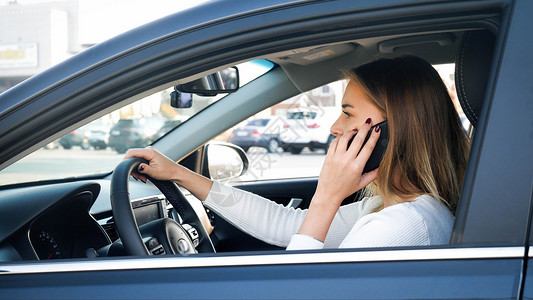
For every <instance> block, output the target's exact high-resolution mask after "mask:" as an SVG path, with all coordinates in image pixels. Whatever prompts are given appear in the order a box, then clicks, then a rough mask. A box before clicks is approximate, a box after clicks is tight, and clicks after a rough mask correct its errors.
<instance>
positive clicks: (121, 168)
mask: <svg viewBox="0 0 533 300" xmlns="http://www.w3.org/2000/svg"><path fill="white" fill-rule="evenodd" d="M141 163H148V161H146V160H144V159H142V158H129V159H126V160H123V161H122V162H121V163H120V164H118V166H117V167H116V168H115V171H114V172H113V175H112V177H111V207H112V210H113V216H114V218H115V224H116V227H117V231H118V235H119V236H120V239H121V241H122V244H123V245H124V248H125V249H126V251H127V252H128V254H129V255H137V256H143V255H150V254H162V253H163V252H162V251H161V248H163V249H164V250H165V253H168V252H170V253H180V254H185V255H186V254H190V253H196V250H198V252H215V248H214V247H213V243H212V242H211V239H210V238H209V234H208V233H207V231H206V230H205V228H204V226H203V225H202V222H201V221H200V219H199V218H198V215H197V214H196V212H195V211H194V209H193V207H192V206H191V204H190V203H189V201H188V200H187V199H186V198H185V196H184V195H183V193H182V192H181V191H180V189H179V188H178V187H177V186H176V184H175V183H174V182H172V181H161V180H156V179H153V178H150V177H149V176H146V175H145V174H143V175H145V176H146V177H147V179H148V180H150V181H151V182H152V183H153V184H154V185H155V186H156V187H157V188H158V189H159V190H160V191H161V192H162V193H163V195H165V197H166V199H167V200H168V201H169V202H170V203H171V204H172V206H173V207H174V209H175V210H176V211H177V213H178V214H179V215H180V216H181V218H182V220H183V224H184V225H183V226H182V225H180V224H178V223H177V222H175V221H174V220H172V219H170V218H162V219H159V220H155V221H152V222H149V223H147V224H145V225H143V226H141V231H142V232H143V233H144V237H143V236H142V235H141V231H139V227H138V226H137V221H136V220H135V217H134V215H133V209H132V207H131V201H130V195H129V192H128V182H129V177H130V175H131V173H132V172H134V171H136V170H137V168H138V167H139V165H140V164H141Z"/></svg>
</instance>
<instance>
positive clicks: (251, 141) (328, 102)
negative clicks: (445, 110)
mask: <svg viewBox="0 0 533 300" xmlns="http://www.w3.org/2000/svg"><path fill="white" fill-rule="evenodd" d="M454 66H455V65H454V64H446V65H435V66H434V67H435V69H436V70H437V71H438V72H439V74H440V75H441V78H442V79H443V81H444V83H445V84H446V85H447V87H448V89H449V91H450V95H451V97H452V100H453V101H454V103H455V104H456V105H455V107H456V109H457V111H458V113H459V116H460V117H461V121H463V127H464V128H465V130H466V131H468V129H469V127H470V123H469V122H468V119H467V118H466V116H465V115H464V113H463V112H462V109H461V106H460V104H459V103H458V101H457V96H456V92H455V83H454ZM346 85H347V83H346V81H344V80H339V81H336V82H332V83H329V84H326V85H323V86H321V87H318V88H316V89H313V90H311V91H307V92H304V93H301V94H299V95H297V96H295V97H292V98H290V99H287V100H285V101H283V102H281V103H278V104H276V105H274V106H271V107H269V108H268V109H266V110H264V111H261V112H259V113H257V114H256V115H254V116H252V117H250V118H249V119H248V120H245V121H244V122H241V123H240V124H238V125H236V126H235V127H234V128H232V129H231V130H229V131H227V132H225V133H223V134H222V135H220V136H218V137H217V139H218V140H223V141H228V142H230V143H233V144H236V145H238V146H240V147H241V148H242V149H243V150H245V151H246V153H247V156H248V159H249V162H250V165H249V168H248V171H247V173H246V174H245V175H243V176H241V177H239V178H237V179H234V181H235V183H238V182H239V181H243V182H244V181H256V180H269V179H282V178H283V179H286V178H302V177H316V176H318V175H319V174H320V170H321V168H322V164H323V162H324V158H325V154H326V151H327V149H328V147H329V143H331V141H332V139H333V138H334V136H333V135H331V133H330V127H331V125H332V124H333V123H334V122H335V120H336V119H337V118H338V117H339V115H340V114H341V109H340V107H341V102H342V96H343V93H344V89H345V88H346Z"/></svg>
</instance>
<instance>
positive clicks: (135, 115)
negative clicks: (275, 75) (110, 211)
mask: <svg viewBox="0 0 533 300" xmlns="http://www.w3.org/2000/svg"><path fill="white" fill-rule="evenodd" d="M273 66H274V64H272V63H271V62H269V61H266V60H255V61H251V62H246V63H243V64H240V65H237V68H238V69H239V75H240V86H243V85H245V84H247V83H248V82H250V81H252V80H254V79H256V78H257V77H259V76H261V75H263V74H264V73H266V72H268V71H269V70H270V69H272V67H273ZM173 90H174V88H173V87H171V88H168V89H166V90H163V91H160V92H157V93H154V94H152V95H149V96H147V97H144V98H142V99H141V100H138V101H136V102H134V103H131V104H129V105H126V106H124V107H122V108H120V109H118V110H116V111H113V112H111V113H110V114H107V115H105V116H103V117H101V118H98V119H96V120H94V121H92V122H91V123H88V124H86V125H84V126H81V127H79V128H77V129H75V130H73V131H71V132H69V133H68V134H65V135H64V136H62V137H60V138H59V139H57V140H55V141H53V142H51V143H49V144H48V145H46V146H44V147H43V148H42V149H39V150H38V151H35V152H34V153H32V154H30V155H28V156H26V157H25V158H23V159H21V160H19V161H18V162H16V163H14V164H12V165H11V166H9V167H7V168H5V169H4V170H2V171H0V185H7V184H15V183H23V182H32V181H39V180H51V179H61V178H67V177H82V176H90V175H95V174H101V173H109V172H111V171H112V170H113V169H114V168H115V167H116V165H117V164H118V163H119V162H120V161H121V160H122V158H123V156H124V153H125V152H126V151H127V150H128V149H129V148H143V147H146V146H148V145H150V144H152V143H153V142H154V141H156V140H157V139H159V138H161V137H162V136H164V135H165V134H166V133H168V132H169V131H171V130H172V129H174V128H176V127H178V126H179V125H180V124H182V123H183V122H186V121H187V120H188V119H189V118H191V117H193V116H194V115H195V114H197V113H198V112H200V111H201V110H203V109H204V108H206V107H208V106H209V105H211V104H213V103H215V102H216V101H218V100H220V99H222V98H223V97H224V96H225V94H219V95H217V96H215V97H203V96H198V95H193V101H192V106H191V107H190V108H179V109H178V108H174V107H172V106H170V93H171V92H172V91H173Z"/></svg>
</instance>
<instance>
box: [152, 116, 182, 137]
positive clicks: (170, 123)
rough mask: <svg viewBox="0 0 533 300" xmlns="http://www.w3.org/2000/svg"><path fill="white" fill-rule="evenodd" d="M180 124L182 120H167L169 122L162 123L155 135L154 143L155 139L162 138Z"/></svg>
mask: <svg viewBox="0 0 533 300" xmlns="http://www.w3.org/2000/svg"><path fill="white" fill-rule="evenodd" d="M181 123H183V120H182V119H169V120H166V121H165V122H164V123H163V126H162V127H161V128H160V129H159V130H158V131H157V133H156V134H155V136H154V141H155V140H156V139H158V138H160V137H162V136H164V135H165V134H167V132H169V131H171V130H172V129H174V128H176V127H178V126H179V125H180V124H181Z"/></svg>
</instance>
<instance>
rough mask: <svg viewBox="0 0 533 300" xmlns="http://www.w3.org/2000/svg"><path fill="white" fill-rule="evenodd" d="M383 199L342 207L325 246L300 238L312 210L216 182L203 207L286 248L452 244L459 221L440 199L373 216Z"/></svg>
mask: <svg viewBox="0 0 533 300" xmlns="http://www.w3.org/2000/svg"><path fill="white" fill-rule="evenodd" d="M381 203H382V202H381V199H380V198H379V197H370V198H364V199H363V200H361V201H359V202H355V203H352V204H348V205H344V206H341V207H340V209H339V210H338V211H337V214H336V215H335V218H334V219H333V222H332V223H331V226H330V228H329V231H328V234H327V236H326V239H325V241H324V242H321V241H319V240H316V239H314V238H312V237H310V236H307V235H303V234H297V231H298V229H299V228H300V225H301V224H302V222H303V219H304V217H305V215H306V213H307V210H301V209H294V208H288V207H285V206H283V205H280V204H276V203H275V202H273V201H270V200H268V199H265V198H263V197H261V196H258V195H255V194H252V193H249V192H246V191H243V190H240V189H236V188H233V187H230V186H227V185H223V184H220V183H218V182H214V183H213V186H212V187H211V190H210V192H209V195H208V196H207V198H206V200H205V201H204V204H205V205H206V206H207V207H208V208H210V209H212V210H213V211H215V212H216V213H218V214H219V215H220V216H222V217H223V218H224V219H226V220H227V221H228V222H230V223H231V224H233V225H234V226H236V227H237V228H239V229H241V230H242V231H244V232H246V233H248V234H250V235H251V236H254V237H256V238H258V239H260V240H262V241H264V242H266V243H269V244H272V245H277V246H281V247H287V250H296V249H320V248H339V247H340V248H367V247H400V246H427V245H440V244H447V243H448V242H449V240H450V235H451V232H452V227H453V222H454V218H453V216H452V214H451V212H450V210H449V209H448V208H447V207H446V206H445V205H444V204H443V203H442V202H441V201H438V200H436V199H435V198H433V197H431V196H428V195H423V196H420V197H418V198H416V199H415V200H414V201H412V202H405V203H400V204H395V205H392V206H389V207H386V208H384V209H382V210H380V211H378V212H373V211H374V210H375V209H376V208H378V207H379V206H380V205H381Z"/></svg>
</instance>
